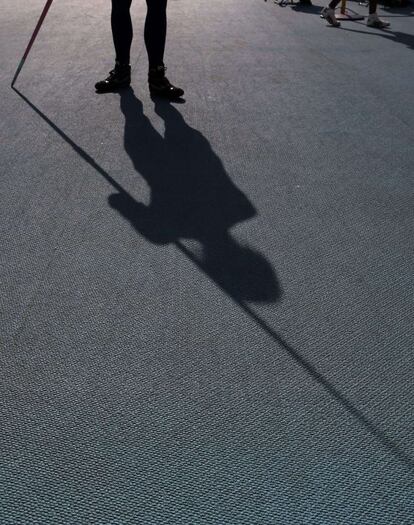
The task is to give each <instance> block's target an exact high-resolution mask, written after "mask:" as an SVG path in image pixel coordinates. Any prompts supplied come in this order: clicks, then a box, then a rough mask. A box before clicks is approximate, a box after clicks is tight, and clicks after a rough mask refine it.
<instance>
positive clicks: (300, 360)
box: [13, 87, 414, 470]
mask: <svg viewBox="0 0 414 525" xmlns="http://www.w3.org/2000/svg"><path fill="white" fill-rule="evenodd" d="M13 89H14V91H15V92H16V93H17V94H18V95H19V96H20V97H21V98H22V99H23V100H24V101H25V102H26V103H27V104H28V105H29V106H30V107H31V108H32V109H33V110H34V111H35V112H36V113H37V115H39V116H40V117H41V118H42V119H43V120H44V121H45V122H46V123H47V124H48V125H49V126H50V127H51V128H52V129H53V130H54V131H56V133H57V134H58V135H59V136H60V137H61V138H62V139H63V140H65V142H67V144H68V145H69V146H71V147H72V148H73V150H74V151H75V152H76V153H77V154H78V155H80V157H81V158H83V159H84V160H85V162H86V163H87V164H89V165H90V166H91V167H92V168H94V169H95V170H96V171H97V172H98V173H99V174H100V175H101V176H102V177H103V178H104V179H105V180H106V181H107V182H108V183H109V184H110V185H111V186H112V187H113V188H114V189H115V190H116V191H117V192H118V193H117V195H120V196H116V195H114V196H111V197H109V202H110V204H111V206H112V207H113V208H114V209H117V210H118V211H119V212H120V213H121V214H122V215H123V216H124V217H125V218H126V219H127V220H128V221H130V222H131V224H133V225H134V227H136V229H137V230H138V231H140V232H142V234H143V235H145V236H146V237H147V238H148V239H150V238H151V235H153V234H154V232H155V234H156V236H155V238H152V242H160V241H159V238H158V237H157V235H158V234H159V233H160V232H159V230H158V227H159V226H160V223H158V219H156V222H155V227H154V222H153V221H152V220H150V221H149V222H147V221H148V218H146V219H143V215H144V216H145V214H147V213H151V212H150V211H149V209H151V206H152V205H150V206H149V207H148V208H149V209H147V210H146V211H144V212H143V214H142V211H143V210H142V204H141V203H138V202H137V201H136V200H135V199H133V197H132V196H131V195H130V194H129V193H128V192H127V191H126V190H124V188H123V187H122V186H121V185H120V184H119V183H118V182H117V181H116V180H115V179H113V177H111V176H110V175H109V174H108V173H107V172H106V171H105V170H104V169H103V168H101V166H99V164H97V163H96V161H95V160H94V159H93V158H92V157H91V156H90V155H89V154H88V153H87V152H86V151H85V150H83V149H82V148H81V147H80V146H78V145H77V144H76V143H75V142H74V141H73V140H72V139H71V138H70V137H69V136H68V135H66V134H65V133H64V132H63V131H62V130H61V129H60V128H59V127H58V126H56V124H54V122H52V121H51V120H50V119H49V118H48V117H47V116H46V115H45V114H44V113H42V112H41V111H40V109H38V108H37V107H36V106H35V105H34V104H33V103H32V102H30V100H29V99H27V98H26V97H25V96H24V95H23V94H22V93H20V91H18V90H17V89H16V88H15V87H13ZM128 96H129V95H128ZM131 102H132V104H133V105H134V104H136V102H134V101H132V100H131ZM128 104H129V103H128ZM124 109H126V106H124ZM140 110H141V108H139V111H140ZM138 116H139V117H140V119H142V115H141V114H139V115H138ZM166 118H167V117H166ZM128 120H130V119H129V117H128ZM131 124H132V122H131ZM128 125H129V124H128ZM139 125H140V124H139ZM147 125H148V123H144V126H147ZM154 131H155V130H154ZM129 133H130V130H129V131H128V132H126V133H125V147H127V144H126V142H127V136H128V135H129ZM151 133H152V131H151ZM157 140H158V139H157ZM128 143H129V139H128ZM128 147H129V145H128ZM131 156H132V157H133V158H134V159H135V160H136V161H137V160H139V159H138V156H136V154H135V153H131ZM147 161H148V158H147ZM136 167H138V164H137V165H136ZM147 177H148V175H147ZM149 180H150V179H148V181H149ZM154 187H155V186H154ZM135 212H137V213H136V214H135ZM143 224H144V225H145V224H146V225H147V227H148V228H149V230H145V226H144V227H143ZM163 224H164V222H163ZM165 242H166V238H165V237H164V238H162V241H161V244H164V243H165ZM167 242H171V240H169V241H167ZM173 243H174V245H175V246H176V247H177V248H178V249H179V250H180V251H181V252H182V253H183V254H184V255H186V256H187V257H188V258H189V259H190V260H191V261H192V262H193V263H194V264H195V265H196V266H197V267H198V268H199V269H200V270H201V271H202V272H203V273H206V274H207V275H209V276H210V277H211V278H212V279H213V280H215V282H216V284H217V285H218V286H219V287H220V288H221V289H223V290H224V291H226V293H227V294H228V295H229V296H230V297H231V299H232V300H233V301H234V303H235V304H237V305H238V306H239V307H240V308H241V310H242V311H244V312H245V314H246V315H247V316H248V317H249V318H250V319H251V320H252V321H254V322H255V323H256V324H257V325H258V326H259V327H260V328H261V329H262V330H263V331H264V332H265V333H266V334H267V335H268V336H269V337H270V338H271V339H273V341H274V342H275V343H277V344H278V345H279V347H281V348H282V349H283V350H284V351H285V352H286V353H287V354H288V355H289V356H290V357H291V358H292V359H293V360H294V361H295V362H296V363H297V364H298V365H299V366H300V367H301V368H302V369H303V370H304V371H305V372H306V373H307V374H308V375H309V376H310V377H311V378H312V379H313V380H314V381H315V382H316V383H317V384H319V386H321V387H322V388H323V390H324V391H325V392H326V393H327V394H329V395H330V396H331V397H332V398H333V399H334V400H335V401H336V402H337V403H338V404H340V405H341V406H342V408H343V409H344V410H345V411H346V412H347V413H348V414H350V415H351V416H352V417H353V418H354V420H355V421H357V422H358V423H359V424H360V425H361V426H362V427H363V428H364V429H365V430H366V431H367V432H368V433H369V434H370V435H371V436H373V437H374V438H375V439H376V440H377V441H378V442H379V443H380V444H381V445H382V446H383V447H384V448H385V449H386V450H387V451H388V452H389V453H391V454H392V455H394V456H395V457H396V458H397V459H398V460H399V461H400V462H401V463H402V464H403V465H404V466H405V467H407V468H409V469H410V470H412V469H413V467H414V459H413V458H412V457H411V456H410V455H409V454H408V453H406V452H405V451H404V450H402V449H401V448H400V447H399V445H397V444H395V443H394V441H393V440H392V439H391V438H389V437H388V436H387V435H386V434H385V433H384V432H383V431H382V430H381V429H380V428H379V427H378V426H377V425H376V424H375V423H373V422H372V421H371V420H370V419H369V418H368V417H367V416H365V414H364V413H363V412H362V411H361V410H359V409H358V408H357V407H356V406H355V405H354V404H353V403H352V401H350V400H349V399H348V398H347V397H346V396H345V395H344V394H343V393H342V392H341V391H340V390H339V389H337V388H336V387H335V386H334V385H333V384H332V383H331V382H330V381H329V380H328V379H326V377H325V376H324V375H323V374H321V373H320V372H318V370H317V369H316V368H315V367H314V366H313V365H312V364H311V363H310V362H309V361H308V360H306V359H305V358H304V357H303V356H302V355H301V354H300V353H299V352H298V351H297V350H295V349H294V348H293V347H292V346H291V345H290V344H289V343H288V342H287V341H286V340H285V339H284V338H283V337H282V336H281V335H279V334H278V333H277V332H276V331H275V330H274V329H273V328H272V327H270V326H269V325H268V324H267V323H266V321H264V320H263V319H261V318H260V317H259V316H258V315H257V314H256V313H255V312H254V310H253V309H252V308H251V307H250V306H249V305H248V304H247V301H246V300H243V299H242V298H241V294H240V293H239V292H236V293H234V292H233V291H232V290H231V289H230V288H226V287H224V286H223V285H222V284H221V282H220V281H218V280H216V279H215V277H216V273H215V271H210V269H209V266H208V265H207V264H206V263H205V261H204V260H203V259H201V260H200V259H199V258H198V257H196V256H195V255H194V254H193V253H192V252H191V251H190V250H189V249H188V248H187V247H186V246H185V245H184V244H183V243H182V242H181V241H180V240H174V241H173ZM267 264H268V263H267ZM272 299H273V300H275V299H276V297H275V296H273V298H270V299H268V300H272Z"/></svg>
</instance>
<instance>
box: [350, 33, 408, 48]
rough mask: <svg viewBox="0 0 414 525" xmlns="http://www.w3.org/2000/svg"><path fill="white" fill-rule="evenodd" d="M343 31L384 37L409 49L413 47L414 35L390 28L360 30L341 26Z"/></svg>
mask: <svg viewBox="0 0 414 525" xmlns="http://www.w3.org/2000/svg"><path fill="white" fill-rule="evenodd" d="M342 30H343V31H349V32H351V33H360V34H362V35H370V36H377V37H382V38H386V39H387V40H389V41H390V42H395V43H397V44H403V45H405V46H407V47H408V48H410V49H414V35H412V34H409V33H403V32H401V31H392V30H391V29H386V30H385V31H375V32H372V31H369V30H367V31H360V30H358V29H349V28H342Z"/></svg>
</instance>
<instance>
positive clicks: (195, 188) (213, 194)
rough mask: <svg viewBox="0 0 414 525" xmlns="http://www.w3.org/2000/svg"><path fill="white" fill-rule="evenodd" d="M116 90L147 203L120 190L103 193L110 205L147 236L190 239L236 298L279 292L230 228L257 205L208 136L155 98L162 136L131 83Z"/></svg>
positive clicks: (267, 268) (201, 261) (200, 260)
mask: <svg viewBox="0 0 414 525" xmlns="http://www.w3.org/2000/svg"><path fill="white" fill-rule="evenodd" d="M120 97H121V98H120V104H121V110H122V112H123V114H124V116H125V133H124V147H125V150H126V152H127V153H128V155H129V157H130V158H131V161H132V163H133V165H134V168H135V170H136V171H137V172H138V173H139V174H140V175H141V176H142V177H143V178H144V179H145V181H146V182H147V184H148V186H149V188H150V190H151V199H150V204H149V205H148V206H146V205H144V204H143V203H140V202H137V201H136V200H135V199H134V198H133V197H131V196H130V195H129V194H127V193H125V192H120V193H116V194H112V195H110V197H109V199H108V202H109V204H110V206H111V207H112V208H113V209H116V210H117V211H118V212H119V213H120V214H121V215H122V216H123V217H124V218H125V219H127V220H128V221H129V222H130V223H131V225H133V227H134V228H135V229H136V230H137V231H138V232H139V233H140V234H141V235H143V236H145V238H147V239H148V240H149V241H150V242H152V243H155V244H167V243H175V244H177V246H178V247H180V248H181V249H182V251H185V252H186V253H187V255H189V253H188V250H186V249H185V247H184V245H183V244H182V242H181V241H182V240H184V239H191V240H195V241H197V242H198V243H199V245H200V248H201V250H200V252H201V253H200V255H197V256H195V255H192V257H191V258H192V259H193V260H194V262H196V264H197V265H198V266H199V267H200V268H201V269H202V270H203V271H204V272H205V273H206V274H207V275H208V276H209V277H210V278H211V279H213V281H214V282H216V284H218V285H219V286H220V287H221V288H222V289H223V290H224V291H226V293H228V294H229V295H230V296H231V297H233V298H234V299H236V300H237V301H238V302H239V301H259V302H273V301H276V300H277V299H278V298H279V297H280V295H281V292H280V287H279V285H278V282H277V279H276V276H275V273H274V271H273V269H272V267H271V265H270V264H269V262H268V261H267V260H266V259H265V258H264V257H263V256H262V255H261V254H260V253H258V252H257V251H255V250H253V249H252V248H250V247H247V246H242V245H240V244H239V243H238V242H237V240H236V239H235V238H234V237H233V236H232V234H231V233H230V229H231V228H232V227H233V226H234V225H235V224H237V223H240V222H242V221H245V220H248V219H250V218H252V217H254V216H255V215H256V210H255V208H254V207H253V205H252V204H251V202H250V201H249V200H248V199H247V197H246V196H245V195H244V194H243V193H242V192H241V191H240V190H239V189H238V188H237V187H236V186H235V184H234V183H233V182H232V181H231V179H230V177H229V176H228V174H227V173H226V171H225V169H224V166H223V164H222V162H221V160H220V159H219V158H218V156H217V155H216V154H215V153H214V151H213V150H212V148H211V145H210V144H209V142H208V141H207V139H206V138H205V137H204V136H203V135H202V134H201V133H200V132H199V131H197V130H195V129H194V128H192V127H190V126H189V125H188V124H187V123H186V122H185V120H184V119H183V117H182V115H181V114H180V112H179V111H178V110H177V109H176V108H175V107H174V106H173V105H171V104H170V103H168V102H167V101H163V100H160V101H156V102H155V111H156V113H157V114H158V115H159V116H160V117H161V118H162V120H163V121H164V125H165V133H164V136H162V135H161V134H160V133H158V132H157V130H156V129H155V128H154V127H153V126H152V124H151V122H150V120H149V119H148V118H147V117H146V116H145V115H144V113H143V107H142V103H141V102H140V101H139V100H138V99H137V98H136V97H135V95H134V92H133V90H132V89H128V90H125V91H123V92H122V93H121V94H120Z"/></svg>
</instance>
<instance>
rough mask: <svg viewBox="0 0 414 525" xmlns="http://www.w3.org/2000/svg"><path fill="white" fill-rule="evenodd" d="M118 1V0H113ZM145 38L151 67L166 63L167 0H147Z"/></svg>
mask: <svg viewBox="0 0 414 525" xmlns="http://www.w3.org/2000/svg"><path fill="white" fill-rule="evenodd" d="M113 1H116V0H113ZM146 2H147V17H146V19H145V28H144V39H145V47H146V48H147V53H148V63H149V67H150V68H154V67H158V66H163V65H164V50H165V39H166V35H167V0H146Z"/></svg>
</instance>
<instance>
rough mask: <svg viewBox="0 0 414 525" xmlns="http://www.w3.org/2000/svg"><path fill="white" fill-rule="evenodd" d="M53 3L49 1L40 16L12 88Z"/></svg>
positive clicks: (51, 0)
mask: <svg viewBox="0 0 414 525" xmlns="http://www.w3.org/2000/svg"><path fill="white" fill-rule="evenodd" d="M52 2H53V0H47V2H46V5H45V7H44V8H43V11H42V14H41V15H40V18H39V21H38V23H37V26H36V28H35V30H34V32H33V35H32V38H31V39H30V42H29V44H28V46H27V48H26V51H25V52H24V55H23V58H22V59H21V60H20V64H19V66H18V68H17V71H16V73H15V74H14V77H13V80H12V83H11V87H13V86H14V83H15V82H16V80H17V77H18V76H19V73H20V71H21V69H22V67H23V64H24V63H25V60H26V58H27V55H28V54H29V52H30V50H31V48H32V45H33V42H34V41H35V40H36V37H37V33H38V32H39V30H40V28H41V26H42V24H43V20H44V19H45V18H46V15H47V12H48V11H49V7H50V6H51V5H52Z"/></svg>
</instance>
